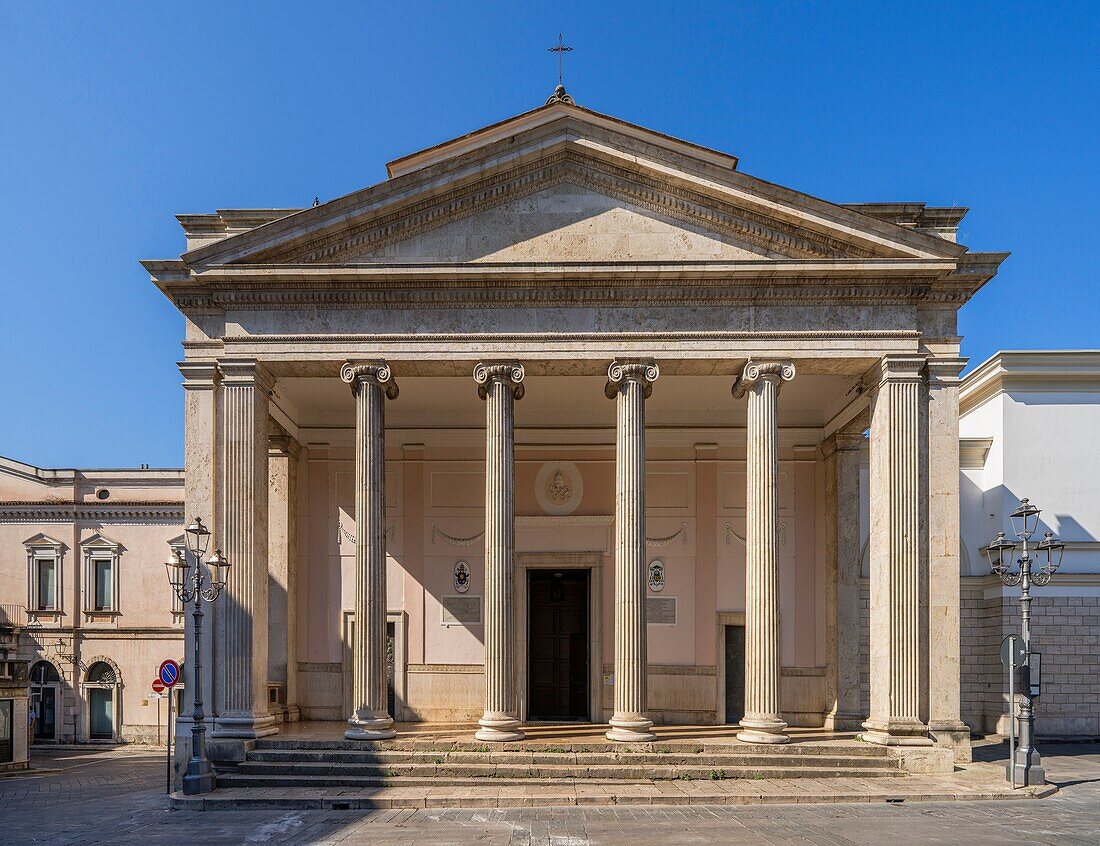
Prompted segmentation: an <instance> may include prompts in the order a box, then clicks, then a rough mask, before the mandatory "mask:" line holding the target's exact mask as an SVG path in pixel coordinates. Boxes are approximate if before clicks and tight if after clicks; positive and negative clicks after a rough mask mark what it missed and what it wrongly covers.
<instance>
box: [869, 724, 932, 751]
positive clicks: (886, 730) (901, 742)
mask: <svg viewBox="0 0 1100 846" xmlns="http://www.w3.org/2000/svg"><path fill="white" fill-rule="evenodd" d="M863 728H865V729H866V731H865V732H864V733H863V734H861V735H860V737H861V738H862V739H863V740H865V741H867V742H868V743H877V744H878V745H879V746H931V745H932V738H930V737H929V736H928V726H926V725H925V724H924V723H922V722H920V721H919V720H887V721H880V720H867V721H866V722H865V723H864V724H863Z"/></svg>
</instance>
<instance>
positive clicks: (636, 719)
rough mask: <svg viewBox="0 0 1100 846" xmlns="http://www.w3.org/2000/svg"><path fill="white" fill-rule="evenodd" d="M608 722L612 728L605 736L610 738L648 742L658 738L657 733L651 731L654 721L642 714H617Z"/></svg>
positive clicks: (626, 741) (627, 741) (621, 741)
mask: <svg viewBox="0 0 1100 846" xmlns="http://www.w3.org/2000/svg"><path fill="white" fill-rule="evenodd" d="M608 723H609V724H610V726H611V729H610V730H609V731H608V732H607V734H606V735H605V737H607V739H608V740H617V741H619V742H620V743H648V742H649V741H651V740H656V739H657V735H655V734H654V733H653V732H651V731H650V729H651V728H653V721H652V720H647V719H646V718H645V717H643V716H641V715H640V714H622V715H620V714H616V715H615V716H613V717H612V718H611V719H610V720H608Z"/></svg>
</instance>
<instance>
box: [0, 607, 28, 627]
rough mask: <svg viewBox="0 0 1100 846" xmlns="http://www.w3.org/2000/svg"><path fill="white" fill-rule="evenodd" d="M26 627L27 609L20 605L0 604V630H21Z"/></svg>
mask: <svg viewBox="0 0 1100 846" xmlns="http://www.w3.org/2000/svg"><path fill="white" fill-rule="evenodd" d="M26 625H27V609H26V608H24V607H23V606H22V605H7V604H0V628H7V629H14V628H18V629H21V628H23V627H25V626H26Z"/></svg>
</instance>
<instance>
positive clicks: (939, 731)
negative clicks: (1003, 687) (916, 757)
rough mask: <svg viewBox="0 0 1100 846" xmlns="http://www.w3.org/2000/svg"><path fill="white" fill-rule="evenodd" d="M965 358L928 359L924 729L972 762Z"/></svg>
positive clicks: (956, 756)
mask: <svg viewBox="0 0 1100 846" xmlns="http://www.w3.org/2000/svg"><path fill="white" fill-rule="evenodd" d="M966 361H967V360H966V359H965V358H959V357H957V356H945V357H932V358H929V359H928V518H927V525H928V661H929V672H928V731H929V733H930V734H931V735H932V738H933V740H935V742H936V745H937V746H949V747H952V748H953V749H955V759H956V760H957V761H963V762H965V761H969V760H970V729H969V728H968V727H967V725H966V724H965V723H964V722H963V721H962V715H961V701H960V700H961V679H960V673H961V667H960V656H959V640H960V630H959V629H960V618H959V602H960V594H959V591H960V584H959V575H960V574H959V566H960V564H959V544H960V542H961V541H960V531H959V383H960V378H959V376H960V374H961V373H962V371H963V368H964V367H965V366H966Z"/></svg>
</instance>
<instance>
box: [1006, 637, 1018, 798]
mask: <svg viewBox="0 0 1100 846" xmlns="http://www.w3.org/2000/svg"><path fill="white" fill-rule="evenodd" d="M1009 637H1012V635H1009ZM1008 654H1009V655H1010V656H1011V658H1010V660H1009V663H1008V772H1009V778H1010V779H1011V781H1012V789H1013V790H1015V789H1016V768H1015V767H1014V766H1012V762H1013V761H1015V760H1016V653H1015V651H1014V650H1012V649H1009V653H1008Z"/></svg>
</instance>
